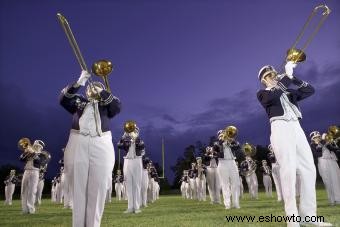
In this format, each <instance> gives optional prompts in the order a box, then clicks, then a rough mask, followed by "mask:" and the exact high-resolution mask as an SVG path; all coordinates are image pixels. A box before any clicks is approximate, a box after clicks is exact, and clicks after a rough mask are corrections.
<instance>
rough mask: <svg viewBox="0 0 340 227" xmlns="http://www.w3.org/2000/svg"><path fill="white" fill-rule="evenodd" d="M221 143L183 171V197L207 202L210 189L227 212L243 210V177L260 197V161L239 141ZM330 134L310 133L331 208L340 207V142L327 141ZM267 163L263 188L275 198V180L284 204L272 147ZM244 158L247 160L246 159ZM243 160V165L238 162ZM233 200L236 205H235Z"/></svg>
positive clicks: (263, 168)
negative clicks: (242, 149) (244, 152)
mask: <svg viewBox="0 0 340 227" xmlns="http://www.w3.org/2000/svg"><path fill="white" fill-rule="evenodd" d="M218 137H219V138H220V140H219V141H218V142H215V143H214V145H213V146H208V147H207V148H206V152H205V154H204V156H203V158H202V157H197V158H196V163H195V162H193V163H191V168H190V169H188V170H184V171H183V176H182V178H181V180H180V183H181V186H180V189H181V193H182V197H183V198H187V199H197V200H200V201H205V200H206V189H208V192H209V196H210V200H211V203H212V204H215V203H217V204H220V203H221V197H220V195H221V192H222V195H223V202H224V205H225V208H226V209H230V208H231V207H232V206H233V207H234V208H240V205H239V197H242V196H243V191H244V190H243V183H242V176H243V177H244V178H245V179H246V182H247V185H248V189H249V194H250V198H251V199H257V198H258V179H257V176H256V169H257V160H254V159H253V158H252V157H251V155H246V156H245V158H244V157H243V156H242V152H241V147H240V145H239V143H238V142H237V141H235V140H229V141H227V140H226V141H223V139H222V137H221V136H220V131H219V133H218ZM325 137H326V134H323V135H321V134H320V132H318V131H314V132H312V133H311V134H310V139H311V148H312V152H313V156H314V158H315V161H316V163H317V166H318V170H319V173H320V176H321V178H322V180H323V182H324V185H325V188H326V191H327V195H328V201H329V204H330V205H335V204H340V169H339V165H338V159H337V156H339V155H340V148H339V146H338V144H337V143H339V142H340V141H336V140H335V141H331V142H329V141H327V140H326V139H325ZM268 150H269V153H267V160H269V162H270V164H271V165H270V166H269V165H268V164H267V160H262V162H261V163H262V166H261V168H260V170H261V172H262V176H263V178H262V179H263V185H264V188H265V191H266V195H267V196H269V197H271V196H272V179H271V176H272V177H273V179H274V184H275V187H276V192H277V200H278V201H282V188H281V179H280V174H279V168H280V165H279V163H278V162H277V160H276V158H275V154H274V151H273V149H272V146H271V145H269V146H268ZM243 159H244V160H243ZM236 160H238V161H241V160H243V161H241V162H240V163H241V164H240V165H239V164H238V161H236ZM296 177H297V178H296V179H297V181H296V196H300V186H301V185H300V177H299V173H297V176H296ZM231 200H232V204H231Z"/></svg>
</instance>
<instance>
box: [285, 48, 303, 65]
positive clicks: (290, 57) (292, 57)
mask: <svg viewBox="0 0 340 227" xmlns="http://www.w3.org/2000/svg"><path fill="white" fill-rule="evenodd" d="M305 60H306V54H305V53H304V52H303V51H302V50H299V49H296V48H290V49H289V50H288V51H287V57H286V61H287V62H288V61H292V62H295V63H296V62H303V61H305Z"/></svg>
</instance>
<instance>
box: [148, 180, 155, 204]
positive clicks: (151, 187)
mask: <svg viewBox="0 0 340 227" xmlns="http://www.w3.org/2000/svg"><path fill="white" fill-rule="evenodd" d="M148 178H149V183H148V202H149V203H151V202H153V190H154V188H153V187H154V184H153V182H154V180H153V178H151V177H150V176H149V177H148Z"/></svg>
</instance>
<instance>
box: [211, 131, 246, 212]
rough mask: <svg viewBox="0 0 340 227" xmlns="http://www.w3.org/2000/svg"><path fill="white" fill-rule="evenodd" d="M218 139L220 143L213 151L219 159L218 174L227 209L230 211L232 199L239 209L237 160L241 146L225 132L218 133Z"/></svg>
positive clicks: (215, 145) (217, 143)
mask: <svg viewBox="0 0 340 227" xmlns="http://www.w3.org/2000/svg"><path fill="white" fill-rule="evenodd" d="M217 137H218V140H219V141H218V142H215V143H214V146H213V149H214V151H216V152H217V155H218V157H219V158H218V166H217V172H218V175H219V178H220V183H221V187H222V195H223V201H224V205H225V208H226V209H230V208H231V203H230V197H232V204H233V207H234V208H236V209H239V208H240V201H239V197H240V177H239V174H238V168H237V165H236V162H235V159H236V152H237V151H238V150H239V149H240V145H239V143H238V142H237V141H236V140H235V139H234V138H229V137H228V136H226V135H225V132H224V131H223V130H220V131H219V132H218V133H217Z"/></svg>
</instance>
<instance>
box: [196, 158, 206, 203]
mask: <svg viewBox="0 0 340 227" xmlns="http://www.w3.org/2000/svg"><path fill="white" fill-rule="evenodd" d="M196 162H197V163H196V172H197V176H196V189H197V199H198V200H199V201H205V200H206V196H207V195H206V193H205V192H206V190H207V189H206V184H207V181H206V178H205V174H206V169H207V167H206V166H205V165H204V164H203V163H202V158H201V157H196Z"/></svg>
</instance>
